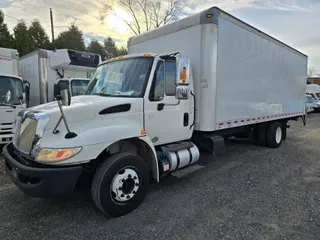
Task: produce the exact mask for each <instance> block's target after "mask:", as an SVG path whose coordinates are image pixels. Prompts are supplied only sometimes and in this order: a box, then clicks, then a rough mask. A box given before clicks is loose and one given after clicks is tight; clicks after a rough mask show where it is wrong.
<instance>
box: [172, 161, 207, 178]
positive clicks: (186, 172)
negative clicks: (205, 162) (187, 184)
mask: <svg viewBox="0 0 320 240" xmlns="http://www.w3.org/2000/svg"><path fill="white" fill-rule="evenodd" d="M202 168H204V166H201V165H198V164H195V165H192V166H190V167H187V168H183V169H181V170H178V171H175V172H172V173H171V175H172V176H174V177H176V178H178V179H180V178H183V177H185V176H188V175H189V174H191V173H194V172H196V171H199V170H201V169H202Z"/></svg>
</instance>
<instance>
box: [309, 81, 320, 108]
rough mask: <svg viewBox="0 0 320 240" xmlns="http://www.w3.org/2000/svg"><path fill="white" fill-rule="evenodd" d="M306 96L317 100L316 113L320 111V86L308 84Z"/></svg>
mask: <svg viewBox="0 0 320 240" xmlns="http://www.w3.org/2000/svg"><path fill="white" fill-rule="evenodd" d="M306 94H308V95H310V96H312V97H313V98H314V99H315V100H316V104H315V106H314V111H317V112H318V111H320V86H319V85H318V84H307V86H306Z"/></svg>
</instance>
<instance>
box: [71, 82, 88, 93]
mask: <svg viewBox="0 0 320 240" xmlns="http://www.w3.org/2000/svg"><path fill="white" fill-rule="evenodd" d="M88 84H89V80H84V79H73V80H71V93H72V96H78V95H83V94H85V93H86V91H87V87H88Z"/></svg>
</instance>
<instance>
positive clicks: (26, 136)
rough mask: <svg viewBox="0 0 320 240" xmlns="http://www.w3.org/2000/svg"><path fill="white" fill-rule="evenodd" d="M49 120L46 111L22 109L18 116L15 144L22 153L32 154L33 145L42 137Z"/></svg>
mask: <svg viewBox="0 0 320 240" xmlns="http://www.w3.org/2000/svg"><path fill="white" fill-rule="evenodd" d="M48 121H49V117H48V115H47V114H45V113H36V112H32V111H27V110H25V111H21V112H20V113H19V115H18V116H17V118H16V125H15V131H14V132H15V133H14V137H13V140H12V141H13V144H14V146H15V147H16V149H18V150H19V151H20V152H21V153H23V154H27V155H30V153H31V150H32V149H33V147H34V146H35V145H36V144H37V143H38V141H39V139H40V138H41V137H42V135H43V132H44V129H45V127H46V125H47V123H48Z"/></svg>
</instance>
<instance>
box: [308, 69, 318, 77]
mask: <svg viewBox="0 0 320 240" xmlns="http://www.w3.org/2000/svg"><path fill="white" fill-rule="evenodd" d="M316 75H317V71H316V69H315V68H314V67H309V69H308V77H315V76H316Z"/></svg>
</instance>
